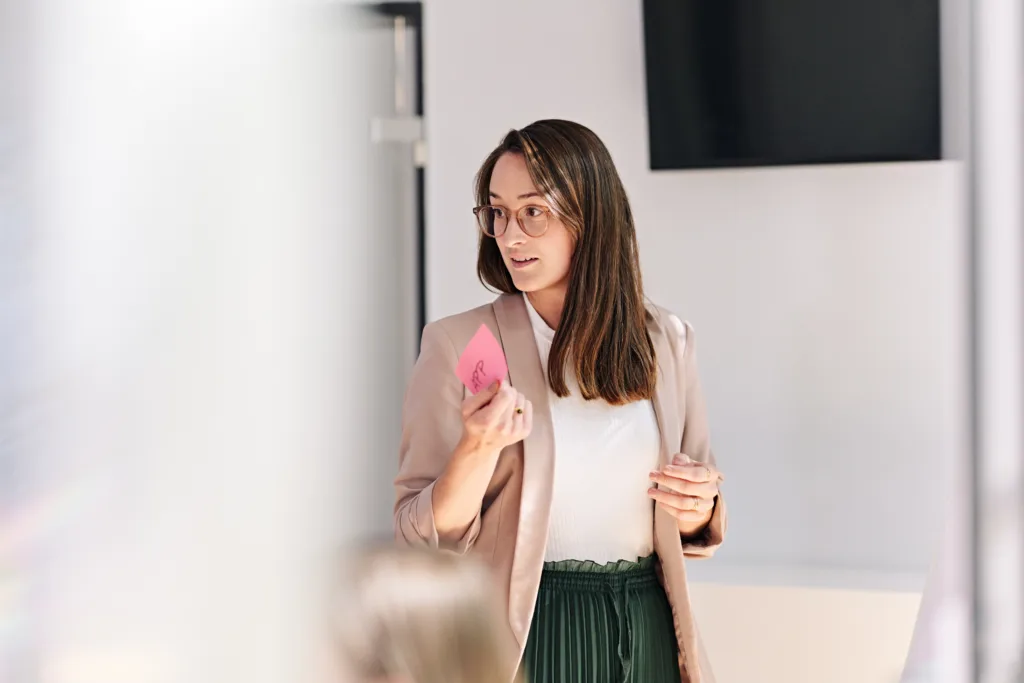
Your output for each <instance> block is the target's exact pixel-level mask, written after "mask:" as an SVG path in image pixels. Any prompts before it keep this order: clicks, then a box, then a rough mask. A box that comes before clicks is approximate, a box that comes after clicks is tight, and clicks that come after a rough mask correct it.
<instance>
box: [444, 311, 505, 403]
mask: <svg viewBox="0 0 1024 683" xmlns="http://www.w3.org/2000/svg"><path fill="white" fill-rule="evenodd" d="M455 374H456V375H458V376H459V379H461V380H462V383H463V384H465V385H466V388H467V389H469V390H470V391H471V392H472V393H474V394H476V393H478V392H479V391H480V390H481V389H486V388H487V387H489V386H491V384H493V383H494V382H495V381H496V380H499V379H505V376H506V375H507V374H508V364H507V363H506V362H505V353H504V352H503V351H502V350H501V344H500V343H498V340H497V339H495V338H494V335H493V334H491V330H490V329H488V327H487V325H486V324H484V325H481V326H480V329H479V330H477V331H476V334H474V335H473V338H472V339H470V340H469V345H468V346H467V347H466V350H465V351H463V352H462V356H461V357H460V358H459V364H458V365H457V366H456V368H455Z"/></svg>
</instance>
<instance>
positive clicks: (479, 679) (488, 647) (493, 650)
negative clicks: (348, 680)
mask: <svg viewBox="0 0 1024 683" xmlns="http://www.w3.org/2000/svg"><path fill="white" fill-rule="evenodd" d="M342 596H343V597H342V600H341V609H340V620H339V623H338V624H337V629H338V635H339V636H340V640H339V645H340V654H341V659H342V667H343V669H345V670H348V671H349V672H350V674H349V675H350V676H352V678H353V679H354V680H355V681H358V682H359V683H363V682H369V681H373V682H374V683H490V682H492V681H493V682H494V683H507V680H504V681H503V680H501V679H500V678H499V675H500V672H501V671H502V670H504V668H503V667H502V666H501V665H502V662H503V660H504V657H506V656H507V655H508V654H509V653H508V652H507V651H506V650H505V649H504V648H505V645H504V643H505V640H506V638H507V635H506V634H505V632H504V631H505V629H506V628H507V627H506V626H505V624H504V619H503V617H502V612H501V611H500V610H499V607H498V602H497V601H496V594H495V588H494V586H493V585H492V584H491V581H490V575H489V573H488V571H487V570H486V568H484V567H483V566H481V565H479V564H477V563H476V562H475V561H473V560H471V559H470V558H466V557H460V556H457V555H455V554H452V553H448V552H444V551H432V550H420V549H412V548H402V547H394V546H390V547H381V548H375V549H371V550H369V551H366V552H363V553H361V554H359V555H358V556H357V557H356V558H354V561H352V562H350V563H349V564H348V571H347V572H346V576H345V581H344V585H343V586H342Z"/></svg>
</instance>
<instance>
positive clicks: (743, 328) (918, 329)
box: [425, 0, 964, 588]
mask: <svg viewBox="0 0 1024 683" xmlns="http://www.w3.org/2000/svg"><path fill="white" fill-rule="evenodd" d="M425 36H426V109H427V111H426V115H427V138H428V143H429V148H430V159H429V167H428V188H427V233H428V234H427V244H426V247H427V288H428V290H427V297H428V317H430V318H431V319H436V318H439V317H442V316H445V315H448V314H452V313H456V312H458V311H461V310H464V309H466V308H470V307H472V306H476V305H479V304H481V303H483V302H486V301H488V300H489V299H490V298H491V295H490V294H489V293H487V292H486V291H485V290H484V289H483V288H482V287H481V286H480V285H479V284H478V283H477V281H476V278H475V273H474V263H475V248H476V231H475V228H474V226H473V223H472V220H471V215H470V207H471V206H472V204H473V198H472V193H471V186H472V176H473V173H474V172H475V171H476V169H477V166H478V164H479V163H480V161H481V160H482V159H483V158H484V156H485V155H486V154H487V152H489V151H490V149H491V148H492V147H493V146H494V145H495V144H496V143H497V142H498V141H499V140H500V138H501V137H502V135H503V134H504V133H505V132H506V131H507V130H508V129H509V128H512V127H521V126H523V125H526V124H527V123H529V122H531V121H533V120H536V119H539V118H544V117H560V118H569V119H575V120H578V121H580V122H583V123H585V124H586V125H588V126H590V127H591V128H593V129H594V130H595V131H596V132H597V133H598V134H599V135H600V136H601V137H602V138H603V139H604V141H605V142H606V144H607V145H608V146H609V148H610V149H611V151H612V154H613V156H614V158H615V161H616V163H617V165H618V167H619V170H620V172H621V174H622V176H623V180H624V182H625V184H626V187H627V189H628V190H629V192H630V197H631V199H632V201H633V207H634V211H635V214H636V219H637V225H638V232H639V236H640V242H641V254H642V260H643V266H644V277H645V285H646V287H647V290H648V293H649V294H650V295H651V296H652V298H654V299H655V300H657V301H658V302H659V303H661V304H663V305H665V306H668V307H669V308H672V309H674V310H675V311H676V312H678V313H679V314H680V315H682V316H683V317H685V318H688V319H689V320H690V321H691V322H693V324H694V325H695V327H696V331H697V339H698V343H699V349H700V361H701V367H702V373H703V376H704V382H705V385H706V391H707V394H708V400H709V403H710V408H711V415H712V428H713V431H714V436H715V444H716V451H717V453H718V457H719V459H720V462H721V466H722V468H723V469H724V470H725V472H726V473H727V475H728V482H727V486H726V488H725V492H726V495H727V496H729V500H730V506H731V524H732V526H731V531H730V538H729V541H728V543H727V544H726V546H725V547H724V548H723V550H722V551H721V554H720V555H719V557H718V558H716V560H715V561H714V562H712V563H707V564H703V565H701V566H700V567H698V568H695V571H696V572H697V573H698V575H699V576H702V577H704V578H715V577H716V575H718V574H722V575H725V574H731V575H733V576H735V575H736V574H737V573H739V574H740V575H742V576H741V577H740V578H738V579H737V581H739V582H740V583H749V582H751V581H752V582H755V583H756V582H758V580H759V579H758V577H759V576H762V575H765V574H767V573H771V574H772V575H774V576H779V575H789V576H792V577H794V578H793V581H794V582H796V583H805V582H806V581H805V579H806V577H807V576H809V575H814V576H818V577H820V576H821V575H822V574H823V573H824V574H826V575H829V574H830V572H831V575H833V576H834V577H837V578H836V582H838V583H839V584H840V585H848V584H850V583H851V582H852V583H857V581H858V580H859V579H858V578H857V577H873V578H871V579H870V581H869V583H878V582H881V583H882V584H886V583H887V582H890V581H889V579H887V578H886V577H906V576H908V575H909V576H910V577H911V578H912V580H911V583H914V582H915V581H918V579H919V577H920V575H923V573H924V572H925V571H926V569H927V566H928V562H929V559H930V555H931V551H932V548H933V545H934V542H935V540H936V536H937V533H938V526H937V522H936V519H937V516H938V513H939V511H940V500H939V496H938V491H939V486H938V480H939V479H940V478H941V477H943V476H945V471H946V469H947V465H948V463H949V462H951V461H952V459H953V458H954V457H955V456H956V454H957V453H959V444H960V443H961V441H962V434H961V430H960V424H961V421H962V420H961V415H962V413H961V410H962V407H961V403H960V397H961V395H962V391H961V389H962V382H961V374H962V367H963V363H962V358H963V354H962V345H961V342H960V340H961V337H962V335H963V334H964V330H963V328H962V326H961V320H962V316H961V314H960V311H961V303H962V302H961V297H962V294H961V291H960V288H959V282H960V267H959V258H960V256H959V247H960V241H961V237H960V232H959V222H958V206H959V184H958V169H957V167H956V166H955V165H954V164H952V163H948V162H944V163H927V164H905V165H865V166H845V167H838V166H836V167H806V168H781V169H749V170H727V171H713V172H661V173H652V172H650V171H649V170H648V167H647V130H646V103H645V85H644V64H643V44H642V36H643V33H642V24H641V4H640V2H639V1H637V0H634V1H633V2H622V1H621V0H603V1H598V0H554V1H551V0H546V1H545V2H540V1H538V0H521V1H520V2H517V3H514V4H512V3H499V2H493V1H486V2H482V1H480V0H444V1H442V2H429V3H427V5H426V26H425ZM833 570H834V571H833ZM879 577H881V578H879ZM915 577H916V578H915ZM893 581H895V579H893ZM825 583H828V580H826V581H825ZM890 583H891V582H890ZM903 583H904V584H905V581H904V582H903ZM901 585H903V584H901ZM882 587H885V586H884V585H883V586H882ZM917 588H919V585H918V586H917Z"/></svg>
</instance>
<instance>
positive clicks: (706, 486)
mask: <svg viewBox="0 0 1024 683" xmlns="http://www.w3.org/2000/svg"><path fill="white" fill-rule="evenodd" d="M649 476H650V479H651V481H653V482H654V483H655V484H658V485H659V486H660V487H661V488H662V489H668V490H669V491H674V492H675V493H681V494H683V495H687V496H697V497H699V498H708V499H711V498H714V497H715V496H717V495H718V483H717V482H714V481H708V482H693V481H687V480H685V479H680V478H678V477H672V476H669V475H667V474H664V473H662V472H658V471H654V472H651V473H650V475H649Z"/></svg>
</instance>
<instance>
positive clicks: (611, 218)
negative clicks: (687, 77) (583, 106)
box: [395, 120, 726, 683]
mask: <svg viewBox="0 0 1024 683" xmlns="http://www.w3.org/2000/svg"><path fill="white" fill-rule="evenodd" d="M476 194H477V204H478V206H477V207H476V208H475V209H474V213H475V214H476V217H477V220H478V224H479V226H480V230H481V238H480V248H479V257H478V261H477V272H478V274H479V276H480V280H481V281H482V282H483V283H484V284H485V285H488V286H490V287H492V288H495V289H497V290H499V291H501V292H503V293H502V294H501V295H500V296H499V297H498V298H497V299H496V300H495V301H494V302H493V303H491V304H488V305H486V306H482V307H480V308H477V309H474V310H471V311H467V312H465V313H461V314H459V315H455V316H452V317H450V318H446V319H444V320H440V321H437V322H434V323H431V324H430V325H428V326H427V327H426V329H425V330H424V332H423V340H422V345H421V351H420V357H419V360H418V361H417V364H416V367H415V370H414V371H413V374H412V378H411V379H410V383H409V388H408V391H407V395H406V403H405V411H404V417H403V435H402V444H401V454H400V467H399V473H398V477H397V479H396V482H395V486H396V492H397V503H396V506H395V524H396V533H397V536H398V538H399V540H400V541H403V542H405V543H408V544H412V545H426V546H431V547H441V548H448V549H452V550H454V551H456V552H458V553H472V554H474V555H477V556H479V557H482V558H484V559H486V561H487V562H489V563H490V565H491V566H492V568H493V570H494V572H495V575H496V577H497V579H498V580H499V581H500V584H501V585H500V590H501V595H503V596H505V595H507V596H508V621H509V627H510V633H509V638H508V642H509V647H510V650H511V653H512V654H511V656H512V657H513V658H514V659H513V662H512V663H510V665H509V671H508V677H509V678H511V676H512V672H513V671H514V670H515V668H516V664H515V662H516V661H518V662H521V663H522V667H523V668H524V669H525V672H526V674H527V677H528V679H529V681H531V683H577V682H579V683H584V682H586V683H605V682H606V681H607V682H611V681H621V680H627V681H634V682H637V683H660V682H662V681H672V682H674V681H683V682H686V683H698V682H699V683H707V682H708V681H711V680H712V677H711V672H710V669H709V667H708V666H707V663H706V661H705V659H706V658H705V657H704V656H703V652H702V647H701V645H700V642H699V638H698V635H697V631H696V628H695V625H694V623H693V617H692V615H691V610H690V603H689V598H688V594H687V587H686V569H685V565H684V556H691V557H701V556H709V555H710V554H711V553H712V552H713V551H714V549H715V548H716V547H717V546H718V545H719V544H720V543H721V542H722V537H723V535H724V533H725V527H726V514H725V506H724V503H723V502H722V500H721V498H720V496H719V492H718V482H719V480H720V475H719V473H718V471H717V470H716V468H715V464H714V458H713V457H712V454H711V449H710V446H709V440H708V424H707V416H706V414H705V408H704V400H703V398H702V395H701V390H700V386H699V383H698V379H697V372H696V361H695V356H694V340H693V331H692V330H691V329H690V327H689V326H688V325H684V324H683V323H682V322H680V320H679V319H678V318H676V317H675V316H674V315H672V314H671V313H669V312H667V311H665V310H663V309H661V308H658V307H656V306H653V305H647V304H645V299H644V295H643V288H642V285H641V278H640V266H639V258H638V255H637V243H636V234H635V230H634V226H633V217H632V213H631V211H630V208H629V202H628V200H627V198H626V192H625V190H624V188H623V186H622V182H621V181H620V180H619V176H618V173H617V172H616V170H615V167H614V165H613V163H612V160H611V156H610V155H609V153H608V150H607V149H606V148H605V146H604V144H602V142H601V141H600V140H599V139H598V137H597V136H596V135H595V134H594V133H593V132H591V131H590V130H588V129H587V128H585V127H583V126H581V125H579V124H576V123H572V122H569V121H557V120H550V121H538V122H536V123H533V124H531V125H529V126H527V127H526V128H524V129H522V130H519V131H512V132H510V133H509V134H508V135H507V136H506V137H505V139H504V140H503V141H502V142H501V144H500V145H499V146H498V148H497V149H495V150H494V151H493V152H492V153H491V154H490V156H489V157H487V159H486V160H485V161H484V163H483V166H482V167H481V169H480V172H479V174H478V176H477V188H476ZM481 324H486V325H487V326H488V327H489V328H490V330H491V331H492V332H493V333H494V334H495V336H496V337H497V338H498V339H499V340H500V341H501V344H502V346H503V348H504V352H505V355H506V358H507V361H508V368H509V373H508V381H507V382H505V383H501V384H500V386H499V385H495V386H493V387H491V388H490V389H488V390H485V391H482V392H480V393H479V394H477V395H475V396H473V395H467V392H465V391H464V389H463V387H462V385H461V384H460V381H459V380H458V379H457V377H456V375H455V367H456V363H457V360H458V357H459V355H460V353H461V352H462V351H463V349H464V348H465V347H466V345H467V343H468V341H469V340H470V338H471V337H472V335H473V334H474V333H475V332H476V331H477V329H478V328H479V326H480V325H481Z"/></svg>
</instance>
